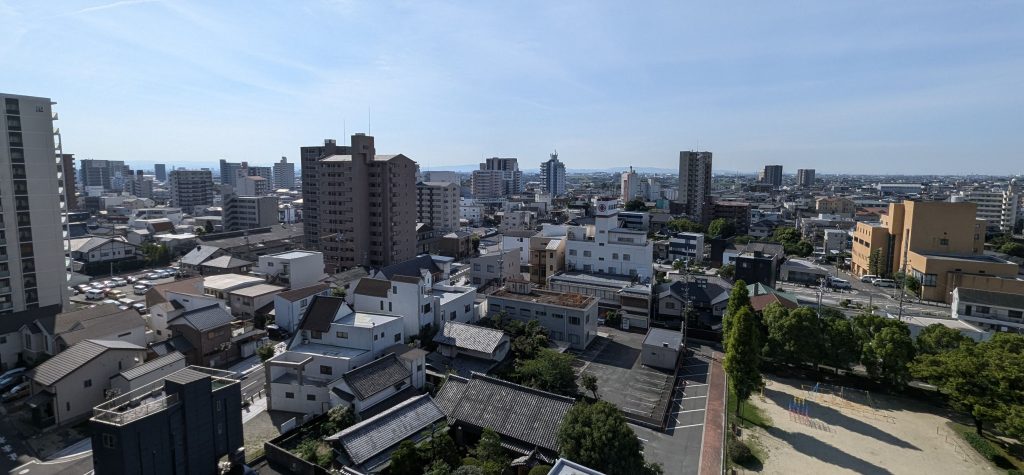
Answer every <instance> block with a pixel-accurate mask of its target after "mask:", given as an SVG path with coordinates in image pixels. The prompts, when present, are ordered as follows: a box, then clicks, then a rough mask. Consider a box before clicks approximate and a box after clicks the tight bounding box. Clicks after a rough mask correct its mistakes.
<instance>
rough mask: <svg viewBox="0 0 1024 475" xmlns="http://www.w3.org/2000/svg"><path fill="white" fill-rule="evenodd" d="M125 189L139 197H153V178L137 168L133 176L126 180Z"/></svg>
mask: <svg viewBox="0 0 1024 475" xmlns="http://www.w3.org/2000/svg"><path fill="white" fill-rule="evenodd" d="M124 185H125V186H124V191H127V192H128V193H130V194H132V195H134V196H137V197H139V198H153V180H152V179H151V178H148V177H146V176H145V175H143V174H142V170H136V171H135V174H134V175H132V176H131V178H130V179H129V180H127V181H125V184H124Z"/></svg>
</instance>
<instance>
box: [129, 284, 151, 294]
mask: <svg viewBox="0 0 1024 475" xmlns="http://www.w3.org/2000/svg"><path fill="white" fill-rule="evenodd" d="M148 291H149V286H148V285H142V284H136V285H134V286H132V293H134V294H135V295H146V292H148Z"/></svg>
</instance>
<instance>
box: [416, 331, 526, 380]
mask: <svg viewBox="0 0 1024 475" xmlns="http://www.w3.org/2000/svg"><path fill="white" fill-rule="evenodd" d="M434 343H436V344H437V352H438V354H440V355H441V356H443V357H445V358H449V359H453V360H454V359H460V358H466V357H469V358H474V359H477V360H482V361H486V362H488V363H489V365H488V369H489V368H490V367H491V366H493V365H494V364H497V363H500V362H501V361H504V360H505V357H506V356H507V355H508V351H509V346H510V343H509V337H508V334H506V333H505V332H503V331H501V330H497V329H494V328H487V327H481V326H477V325H469V324H466V323H458V322H449V323H446V324H445V325H444V326H443V327H441V330H440V331H438V332H437V335H435V336H434ZM451 366H452V367H456V366H458V365H456V364H452V365H451ZM460 374H461V373H460ZM467 376H468V374H467Z"/></svg>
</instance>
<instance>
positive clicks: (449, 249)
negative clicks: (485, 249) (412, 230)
mask: <svg viewBox="0 0 1024 475" xmlns="http://www.w3.org/2000/svg"><path fill="white" fill-rule="evenodd" d="M473 252H474V251H473V233H468V232H466V231H452V232H449V233H445V234H444V235H442V236H441V237H440V238H438V240H437V253H438V254H440V255H442V256H448V257H452V258H455V259H465V258H467V257H470V256H472V255H473Z"/></svg>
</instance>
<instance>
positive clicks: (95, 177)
mask: <svg viewBox="0 0 1024 475" xmlns="http://www.w3.org/2000/svg"><path fill="white" fill-rule="evenodd" d="M80 162H81V173H80V176H79V178H81V180H82V186H84V187H103V190H105V191H122V190H124V182H125V180H126V179H128V178H130V177H129V175H130V174H131V168H130V167H129V166H128V165H125V164H124V162H123V161H121V160H89V159H86V160H81V161H80Z"/></svg>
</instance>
